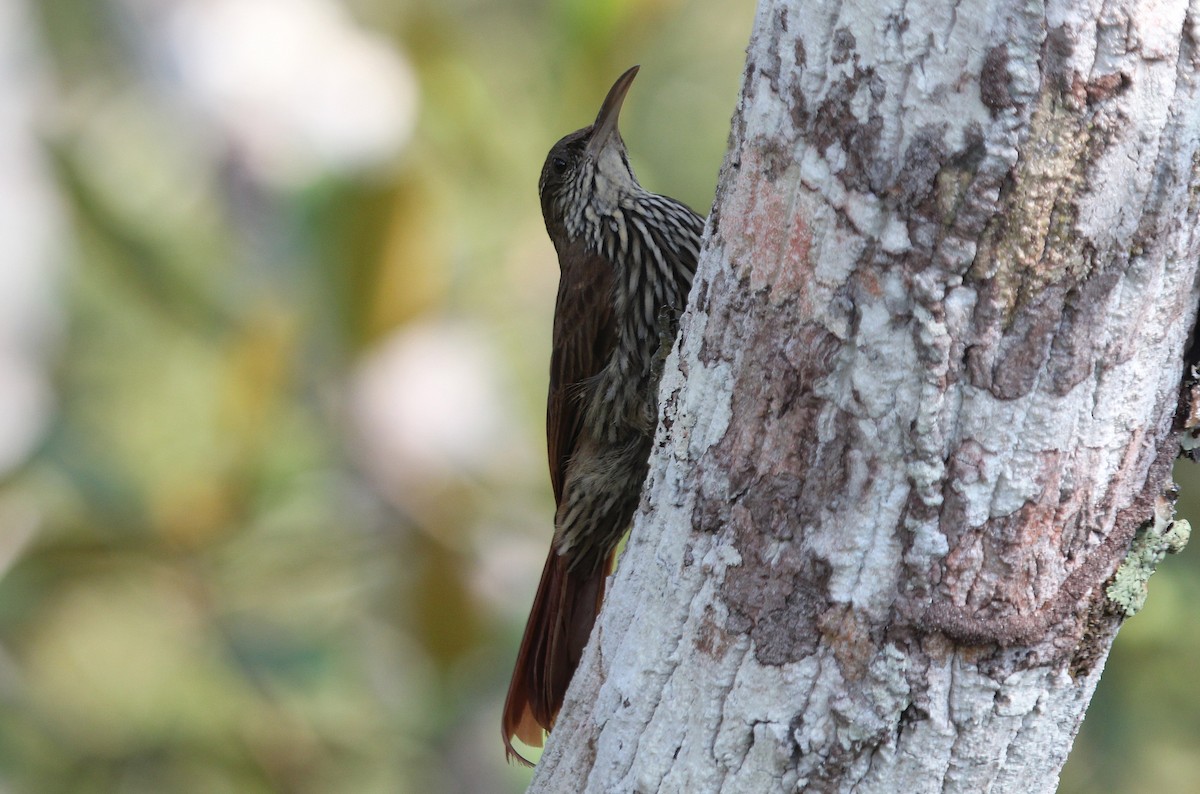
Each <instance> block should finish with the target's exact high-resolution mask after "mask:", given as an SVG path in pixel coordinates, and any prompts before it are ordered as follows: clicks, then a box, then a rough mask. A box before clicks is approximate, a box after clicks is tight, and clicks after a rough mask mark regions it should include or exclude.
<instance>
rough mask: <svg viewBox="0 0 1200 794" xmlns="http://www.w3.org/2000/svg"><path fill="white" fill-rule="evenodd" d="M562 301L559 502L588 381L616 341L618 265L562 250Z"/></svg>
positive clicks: (553, 374)
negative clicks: (614, 277) (615, 270)
mask: <svg viewBox="0 0 1200 794" xmlns="http://www.w3.org/2000/svg"><path fill="white" fill-rule="evenodd" d="M559 268H560V273H559V277H558V300H557V302H556V303H555V306H554V340H553V348H552V352H551V353H550V393H549V395H548V397H547V399H546V451H547V453H548V456H549V459H550V484H551V486H552V487H553V488H554V502H555V504H558V503H559V502H561V501H562V491H563V484H564V483H565V482H566V479H567V463H568V462H570V460H571V455H573V454H574V453H575V447H576V445H577V444H578V443H579V434H580V431H581V430H582V427H583V410H584V405H583V399H582V391H583V383H584V381H586V380H587V379H588V378H591V377H592V376H594V375H596V374H597V373H599V372H600V370H601V369H603V368H604V364H605V362H606V361H608V357H609V354H610V353H612V349H613V345H614V344H615V342H616V330H615V327H614V323H613V305H612V304H613V299H612V289H613V284H612V266H611V265H610V264H608V262H607V261H606V260H604V259H603V258H602V257H600V256H597V255H595V254H589V253H586V252H585V251H584V250H583V247H582V246H570V247H568V248H566V249H564V250H563V251H561V252H560V255H559Z"/></svg>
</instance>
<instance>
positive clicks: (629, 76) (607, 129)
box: [587, 66, 641, 155]
mask: <svg viewBox="0 0 1200 794" xmlns="http://www.w3.org/2000/svg"><path fill="white" fill-rule="evenodd" d="M640 68H641V67H640V66H632V67H630V68H629V69H627V70H625V73H624V74H622V75H621V76H620V77H618V78H617V82H615V83H613V86H612V88H610V89H608V96H606V97H604V104H603V105H601V106H600V112H599V113H597V114H596V122H595V124H593V125H592V137H591V139H590V140H589V141H588V145H587V153H588V154H590V155H594V154H596V153H597V152H599V151H600V150H601V149H603V148H604V146H605V145H606V144H607V143H608V140H609V139H610V138H611V137H612V136H613V135H614V134H615V133H616V132H617V119H618V118H619V117H620V115H621V105H622V104H624V102H625V95H626V94H628V93H629V86H631V85H633V78H635V77H637V73H638V69H640Z"/></svg>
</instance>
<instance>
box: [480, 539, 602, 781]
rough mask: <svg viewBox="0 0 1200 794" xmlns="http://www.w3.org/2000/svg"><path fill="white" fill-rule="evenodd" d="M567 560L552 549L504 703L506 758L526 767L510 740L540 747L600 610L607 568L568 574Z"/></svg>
mask: <svg viewBox="0 0 1200 794" xmlns="http://www.w3.org/2000/svg"><path fill="white" fill-rule="evenodd" d="M569 562H570V561H569V560H568V559H567V558H565V557H563V556H560V555H559V554H558V553H557V552H555V550H554V548H553V547H551V549H550V554H549V555H548V556H547V557H546V566H545V567H544V568H543V569H542V579H541V581H540V582H539V583H538V589H537V595H535V596H534V598H533V607H532V609H530V611H529V621H528V622H527V623H526V624H525V635H524V636H523V637H522V638H521V649H520V650H519V651H517V664H516V667H515V668H514V670H513V675H512V682H511V683H509V685H508V697H507V698H506V699H505V701H504V716H503V731H504V748H505V755H506V756H507V757H508V760H509V761H512V760H517V761H519V762H521V763H523V764H526V765H529V766H532V764H531V763H530V762H529V760H528V759H526V758H525V757H523V756H522V755H521V754H520V753H519V752H517V750H516V749H514V748H513V745H512V741H513V738H514V737H515V738H517V739H520V740H521V741H522V742H524V743H525V744H527V745H529V746H531V747H541V746H542V732H543V731H549V730H550V728H551V727H553V725H554V719H555V717H557V716H558V709H559V707H560V706H562V702H563V696H564V695H566V693H567V686H568V685H569V684H570V683H571V676H573V675H574V674H575V668H576V667H577V666H578V665H579V659H580V657H581V656H583V649H584V647H585V646H586V645H587V641H588V635H590V634H591V633H592V625H593V624H595V622H596V615H597V614H598V613H599V611H600V601H601V599H602V598H603V597H604V579H605V577H606V576H607V575H608V571H609V567H610V565H606V564H600V565H585V566H579V567H580V568H587V569H589V570H579V569H576V570H571V569H569V568H568V565H569ZM610 564H611V561H610Z"/></svg>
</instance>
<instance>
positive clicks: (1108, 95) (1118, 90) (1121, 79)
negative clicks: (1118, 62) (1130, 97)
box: [1085, 72, 1133, 105]
mask: <svg viewBox="0 0 1200 794" xmlns="http://www.w3.org/2000/svg"><path fill="white" fill-rule="evenodd" d="M1132 83H1133V80H1132V78H1130V76H1129V75H1127V74H1125V73H1124V72H1114V73H1113V74H1106V75H1102V76H1100V77H1097V78H1095V79H1094V80H1092V81H1091V82H1089V83H1088V84H1087V87H1086V89H1085V91H1086V93H1087V101H1088V104H1089V105H1095V104H1098V103H1100V102H1104V101H1105V100H1108V99H1112V98H1113V97H1115V96H1118V95H1120V94H1122V93H1124V92H1125V90H1126V89H1127V88H1129V86H1130V85H1131V84H1132Z"/></svg>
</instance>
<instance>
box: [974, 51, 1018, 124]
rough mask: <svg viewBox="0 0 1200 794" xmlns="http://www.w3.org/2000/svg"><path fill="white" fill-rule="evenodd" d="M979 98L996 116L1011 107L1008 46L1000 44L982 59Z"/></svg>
mask: <svg viewBox="0 0 1200 794" xmlns="http://www.w3.org/2000/svg"><path fill="white" fill-rule="evenodd" d="M979 98H980V99H982V100H983V104H985V105H987V107H988V109H989V110H991V111H992V115H993V116H996V115H998V114H999V113H1000V111H1002V110H1004V109H1005V108H1008V107H1012V104H1013V99H1012V93H1011V92H1010V91H1009V89H1008V45H1007V44H1000V45H998V46H996V47H992V48H991V49H990V50H988V52H987V55H985V56H984V58H983V70H982V72H981V73H980V77H979Z"/></svg>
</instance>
